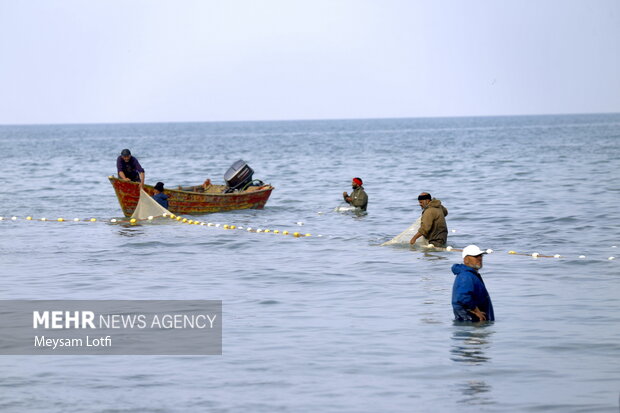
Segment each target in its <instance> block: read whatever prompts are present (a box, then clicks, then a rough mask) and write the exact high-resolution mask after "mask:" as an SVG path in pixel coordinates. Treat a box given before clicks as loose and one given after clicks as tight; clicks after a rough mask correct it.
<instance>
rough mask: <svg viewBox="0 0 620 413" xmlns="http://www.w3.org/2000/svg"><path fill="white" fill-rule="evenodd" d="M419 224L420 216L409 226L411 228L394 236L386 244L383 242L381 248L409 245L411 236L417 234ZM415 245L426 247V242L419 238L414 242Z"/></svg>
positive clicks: (424, 239)
mask: <svg viewBox="0 0 620 413" xmlns="http://www.w3.org/2000/svg"><path fill="white" fill-rule="evenodd" d="M421 222H422V216H420V218H418V219H417V220H416V222H414V223H413V224H411V226H410V227H409V228H407V229H406V230H404V231H403V232H401V233H400V234H398V235H397V236H395V237H394V238H392V239H391V240H389V241H387V242H384V243H383V244H381V246H384V245H398V244H406V245H409V241H411V238H413V236H414V235H415V234H416V232H418V229H419V228H420V223H421ZM415 245H419V246H427V245H428V241H427V240H426V238H424V237H420V238H418V239H417V240H416V242H415Z"/></svg>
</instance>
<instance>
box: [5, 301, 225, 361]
mask: <svg viewBox="0 0 620 413" xmlns="http://www.w3.org/2000/svg"><path fill="white" fill-rule="evenodd" d="M39 354H43V355H50V354H53V355H56V354H59V355H79V354H84V355H87V354H88V355H93V354H97V355H99V354H101V355H108V354H109V355H112V354H115V355H121V354H124V355H140V354H142V355H156V354H158V355H221V354H222V302H221V301H214V300H209V301H207V300H187V301H185V300H136V301H129V300H83V301H82V300H67V301H65V300H36V301H31V300H0V355H39Z"/></svg>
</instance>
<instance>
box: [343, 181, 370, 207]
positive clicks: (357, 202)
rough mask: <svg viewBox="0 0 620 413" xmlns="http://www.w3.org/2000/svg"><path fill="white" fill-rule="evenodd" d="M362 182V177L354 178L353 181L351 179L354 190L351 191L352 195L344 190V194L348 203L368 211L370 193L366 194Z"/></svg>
mask: <svg viewBox="0 0 620 413" xmlns="http://www.w3.org/2000/svg"><path fill="white" fill-rule="evenodd" d="M362 184H363V182H362V178H353V181H351V188H353V192H351V195H349V194H347V193H346V192H343V193H342V196H343V198H344V200H345V202H346V203H347V204H349V205H352V206H354V207H356V208H359V209H361V210H362V211H366V206H367V205H368V195H366V191H364V187H363V186H362Z"/></svg>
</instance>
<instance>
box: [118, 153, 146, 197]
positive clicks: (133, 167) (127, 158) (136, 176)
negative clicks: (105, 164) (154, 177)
mask: <svg viewBox="0 0 620 413" xmlns="http://www.w3.org/2000/svg"><path fill="white" fill-rule="evenodd" d="M116 169H117V170H118V177H119V178H120V179H121V180H122V181H133V182H140V188H142V187H143V186H144V169H143V168H142V166H141V165H140V162H138V159H137V158H135V157H133V156H131V152H130V151H129V149H123V150H122V151H121V156H119V157H118V158H117V159H116Z"/></svg>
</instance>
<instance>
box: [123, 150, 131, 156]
mask: <svg viewBox="0 0 620 413" xmlns="http://www.w3.org/2000/svg"><path fill="white" fill-rule="evenodd" d="M121 156H131V151H130V150H129V149H123V150H122V151H121Z"/></svg>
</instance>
